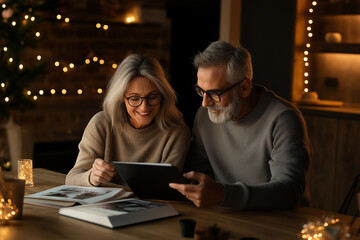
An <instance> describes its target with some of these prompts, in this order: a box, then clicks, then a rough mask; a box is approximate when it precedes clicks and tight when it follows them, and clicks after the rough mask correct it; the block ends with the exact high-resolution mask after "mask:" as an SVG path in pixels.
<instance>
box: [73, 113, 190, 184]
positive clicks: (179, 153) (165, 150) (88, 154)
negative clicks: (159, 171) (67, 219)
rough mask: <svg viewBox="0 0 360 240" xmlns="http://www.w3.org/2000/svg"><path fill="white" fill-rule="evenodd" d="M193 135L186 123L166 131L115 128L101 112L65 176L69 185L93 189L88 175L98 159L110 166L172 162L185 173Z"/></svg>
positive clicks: (153, 126) (150, 126)
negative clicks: (112, 163)
mask: <svg viewBox="0 0 360 240" xmlns="http://www.w3.org/2000/svg"><path fill="white" fill-rule="evenodd" d="M190 135H191V134H190V129H189V128H188V127H187V126H186V125H185V124H183V123H179V124H178V125H177V126H176V127H172V128H169V129H168V130H167V131H162V130H161V129H159V127H158V126H157V124H151V125H149V126H147V127H145V128H142V129H135V128H133V127H132V126H131V125H130V124H129V123H126V124H125V126H124V127H123V128H122V129H113V128H112V125H111V123H110V121H109V120H108V119H107V118H106V117H105V114H104V112H102V111H101V112H99V113H97V114H95V115H94V116H93V117H92V119H91V120H90V121H89V123H88V125H87V127H86V128H85V131H84V134H83V137H82V139H81V141H80V143H79V155H78V157H77V160H76V163H75V166H74V167H73V168H72V169H71V170H70V171H69V173H68V174H67V176H66V184H70V185H81V186H91V184H90V181H89V176H90V172H91V167H92V164H93V163H94V161H95V159H96V158H101V159H103V160H105V161H106V162H108V163H110V162H112V161H119V162H149V163H159V162H160V163H170V164H172V165H174V166H176V167H177V168H178V169H179V170H180V171H182V169H183V164H184V161H185V157H186V154H187V151H188V148H189V145H190Z"/></svg>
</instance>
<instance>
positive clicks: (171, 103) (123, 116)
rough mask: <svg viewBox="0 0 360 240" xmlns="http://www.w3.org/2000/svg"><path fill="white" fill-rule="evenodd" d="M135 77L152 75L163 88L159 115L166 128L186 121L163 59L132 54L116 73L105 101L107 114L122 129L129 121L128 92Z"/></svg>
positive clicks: (154, 81)
mask: <svg viewBox="0 0 360 240" xmlns="http://www.w3.org/2000/svg"><path fill="white" fill-rule="evenodd" d="M135 77H145V78H147V79H149V80H150V81H151V82H152V83H153V84H154V85H155V86H156V88H157V89H158V90H159V92H160V94H161V96H162V101H161V105H160V110H159V112H158V114H157V116H156V118H155V122H156V124H158V126H159V127H160V129H162V130H166V129H167V128H168V127H170V126H172V125H175V124H177V123H179V122H182V115H181V113H180V111H179V110H178V109H177V108H176V106H175V104H176V101H177V97H176V93H175V91H174V90H173V88H172V87H171V85H170V84H169V82H168V81H167V79H166V77H165V74H164V71H163V69H162V67H161V65H160V63H159V62H158V61H157V60H156V59H155V58H152V57H147V56H143V55H138V54H132V55H129V56H128V57H126V58H125V59H124V60H123V61H122V63H121V64H120V65H119V66H118V68H117V70H116V72H115V73H114V75H113V76H112V78H111V80H110V82H109V84H108V87H107V93H106V96H105V98H104V102H103V110H104V113H105V116H106V117H107V118H108V119H109V120H110V121H111V124H112V126H113V128H114V127H117V128H119V129H121V127H122V126H124V123H125V122H126V121H128V116H127V111H126V107H125V103H124V94H125V92H126V89H127V87H128V84H129V82H130V81H131V80H132V79H134V78H135Z"/></svg>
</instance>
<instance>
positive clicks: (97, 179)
mask: <svg viewBox="0 0 360 240" xmlns="http://www.w3.org/2000/svg"><path fill="white" fill-rule="evenodd" d="M115 175H116V171H115V168H114V167H113V166H112V165H111V164H110V163H107V162H105V161H104V160H102V159H100V158H97V159H95V161H94V163H93V165H92V168H91V173H90V183H91V184H92V185H94V186H99V185H100V184H101V183H107V182H109V181H110V180H111V179H112V178H113V177H114V176H115Z"/></svg>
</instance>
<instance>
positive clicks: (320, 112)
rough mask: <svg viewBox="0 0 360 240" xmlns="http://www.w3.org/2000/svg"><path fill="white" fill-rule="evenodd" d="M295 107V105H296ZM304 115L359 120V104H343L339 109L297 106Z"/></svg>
mask: <svg viewBox="0 0 360 240" xmlns="http://www.w3.org/2000/svg"><path fill="white" fill-rule="evenodd" d="M296 105H297V104H296ZM297 107H298V108H299V109H300V111H301V112H302V113H303V114H305V115H314V116H322V117H332V118H339V119H345V118H346V119H352V120H360V104H354V103H345V104H344V105H342V106H339V107H326V106H316V105H314V106H310V105H309V106H306V105H297Z"/></svg>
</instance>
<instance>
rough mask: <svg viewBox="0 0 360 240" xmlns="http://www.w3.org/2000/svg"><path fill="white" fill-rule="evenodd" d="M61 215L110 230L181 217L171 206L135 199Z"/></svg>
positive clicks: (64, 210)
mask: <svg viewBox="0 0 360 240" xmlns="http://www.w3.org/2000/svg"><path fill="white" fill-rule="evenodd" d="M59 214H60V215H63V216H67V217H72V218H75V219H79V220H82V221H86V222H90V223H94V224H98V225H101V226H104V227H108V228H117V227H123V226H126V225H131V224H136V223H140V222H147V221H152V220H156V219H161V218H167V217H172V216H177V215H179V213H178V212H177V211H176V210H175V209H174V208H173V207H172V206H171V205H170V204H164V203H155V202H150V201H144V200H138V199H134V198H130V199H123V200H116V201H110V202H104V203H95V204H88V205H81V206H74V207H67V208H60V210H59Z"/></svg>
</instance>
